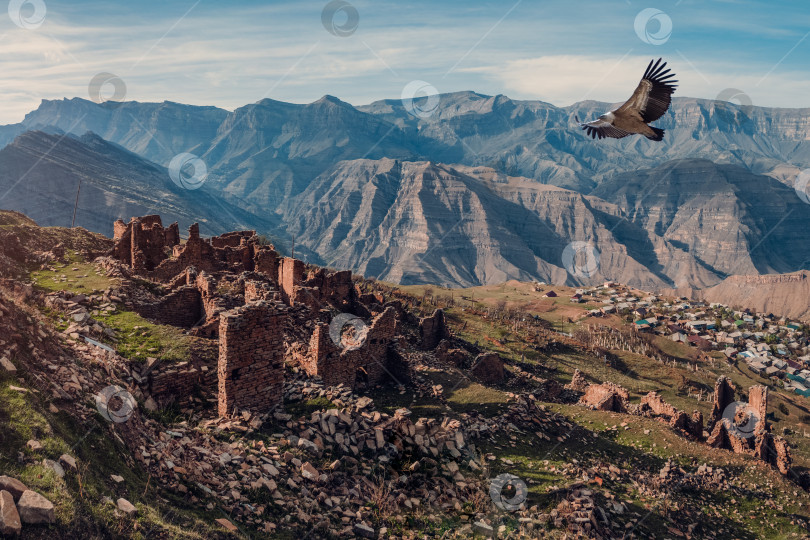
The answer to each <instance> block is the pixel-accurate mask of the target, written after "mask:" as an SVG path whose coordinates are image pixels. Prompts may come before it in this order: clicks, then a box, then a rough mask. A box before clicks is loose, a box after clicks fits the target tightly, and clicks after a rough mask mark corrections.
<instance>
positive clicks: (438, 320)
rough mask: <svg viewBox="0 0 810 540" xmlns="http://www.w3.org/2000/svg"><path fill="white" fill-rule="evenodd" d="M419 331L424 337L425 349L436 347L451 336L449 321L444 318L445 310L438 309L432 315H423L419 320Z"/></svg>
mask: <svg viewBox="0 0 810 540" xmlns="http://www.w3.org/2000/svg"><path fill="white" fill-rule="evenodd" d="M419 333H420V334H421V338H422V347H423V348H425V349H428V350H430V349H435V348H436V345H438V344H439V342H440V341H441V340H443V339H447V338H448V337H450V332H449V330H448V329H447V323H446V321H445V319H444V311H443V310H442V309H441V308H438V309H436V310H435V311H434V312H433V315H431V316H430V317H423V318H422V319H420V320H419Z"/></svg>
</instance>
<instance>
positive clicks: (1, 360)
mask: <svg viewBox="0 0 810 540" xmlns="http://www.w3.org/2000/svg"><path fill="white" fill-rule="evenodd" d="M0 367H2V368H3V369H4V370H5V371H6V372H8V374H9V375H16V374H17V368H16V366H15V365H14V364H12V363H11V360H9V359H8V358H6V357H5V356H3V357H0Z"/></svg>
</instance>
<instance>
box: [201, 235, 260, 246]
mask: <svg viewBox="0 0 810 540" xmlns="http://www.w3.org/2000/svg"><path fill="white" fill-rule="evenodd" d="M254 236H256V231H233V232H228V233H225V234H222V235H220V236H214V237H212V238H211V245H212V246H214V247H215V248H225V247H232V248H233V247H239V246H240V245H241V244H243V243H244V242H245V241H246V240H249V239H250V238H253V237H254Z"/></svg>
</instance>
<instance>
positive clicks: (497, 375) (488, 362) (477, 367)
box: [470, 352, 504, 383]
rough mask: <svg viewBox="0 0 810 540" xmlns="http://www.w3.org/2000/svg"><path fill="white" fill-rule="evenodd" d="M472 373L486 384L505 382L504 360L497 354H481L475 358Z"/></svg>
mask: <svg viewBox="0 0 810 540" xmlns="http://www.w3.org/2000/svg"><path fill="white" fill-rule="evenodd" d="M470 372H472V374H473V375H474V376H475V378H476V379H478V380H480V381H481V382H484V383H497V382H500V381H502V380H503V376H504V372H503V359H502V358H501V357H500V356H498V354H497V353H494V352H488V353H481V354H479V355H478V356H477V357H476V358H475V362H473V365H472V368H471V369H470Z"/></svg>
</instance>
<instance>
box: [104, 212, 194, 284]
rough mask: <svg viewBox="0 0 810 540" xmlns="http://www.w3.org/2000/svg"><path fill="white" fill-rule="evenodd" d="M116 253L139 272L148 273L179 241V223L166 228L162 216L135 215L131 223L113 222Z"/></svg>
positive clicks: (114, 250) (117, 256) (116, 255)
mask: <svg viewBox="0 0 810 540" xmlns="http://www.w3.org/2000/svg"><path fill="white" fill-rule="evenodd" d="M113 241H114V244H113V256H114V257H115V258H116V259H118V260H120V261H122V262H125V263H126V264H128V265H129V266H130V267H131V268H132V269H133V270H135V271H136V272H148V271H151V270H153V269H154V268H155V267H156V266H158V265H159V264H160V263H161V261H163V259H165V258H166V252H167V250H168V249H169V248H172V247H173V246H175V245H177V244H178V243H179V242H180V233H179V229H178V227H177V223H173V224H172V225H170V226H169V227H167V228H164V227H163V223H162V222H161V220H160V216H157V215H150V216H143V217H134V218H132V219H131V220H130V222H129V223H126V224H125V223H124V222H123V221H122V220H120V219H119V220H117V221H116V222H115V223H114V224H113Z"/></svg>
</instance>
